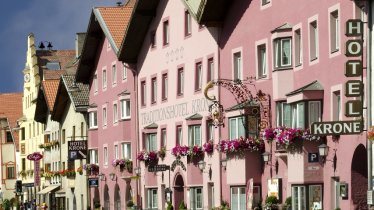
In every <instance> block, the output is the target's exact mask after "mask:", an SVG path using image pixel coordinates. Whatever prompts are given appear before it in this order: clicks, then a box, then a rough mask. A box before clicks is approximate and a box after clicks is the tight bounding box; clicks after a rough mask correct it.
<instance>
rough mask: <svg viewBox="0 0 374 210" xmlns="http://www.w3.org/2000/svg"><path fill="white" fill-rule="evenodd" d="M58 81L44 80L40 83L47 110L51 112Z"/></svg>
mask: <svg viewBox="0 0 374 210" xmlns="http://www.w3.org/2000/svg"><path fill="white" fill-rule="evenodd" d="M59 83H60V80H44V81H43V82H42V87H43V92H44V96H45V98H46V99H47V100H46V101H47V105H48V109H49V110H50V111H52V110H53V106H54V104H55V100H56V94H57V88H58V85H59Z"/></svg>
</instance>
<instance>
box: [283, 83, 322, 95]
mask: <svg viewBox="0 0 374 210" xmlns="http://www.w3.org/2000/svg"><path fill="white" fill-rule="evenodd" d="M315 90H321V91H323V86H322V85H321V83H319V82H318V80H315V81H313V82H312V83H309V84H307V85H305V86H303V87H301V88H299V89H296V90H294V91H292V92H289V93H287V94H286V96H293V95H296V94H298V93H301V92H304V91H315Z"/></svg>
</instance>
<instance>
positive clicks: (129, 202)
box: [126, 200, 134, 207]
mask: <svg viewBox="0 0 374 210" xmlns="http://www.w3.org/2000/svg"><path fill="white" fill-rule="evenodd" d="M126 206H127V207H133V206H134V202H133V201H132V200H129V201H127V203H126Z"/></svg>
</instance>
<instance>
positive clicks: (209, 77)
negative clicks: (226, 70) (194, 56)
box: [207, 58, 214, 82]
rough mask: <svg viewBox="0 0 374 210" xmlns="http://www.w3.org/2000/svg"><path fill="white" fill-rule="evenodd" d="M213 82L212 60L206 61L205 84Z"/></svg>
mask: <svg viewBox="0 0 374 210" xmlns="http://www.w3.org/2000/svg"><path fill="white" fill-rule="evenodd" d="M212 80H214V61H213V58H209V59H208V75H207V82H210V81H212Z"/></svg>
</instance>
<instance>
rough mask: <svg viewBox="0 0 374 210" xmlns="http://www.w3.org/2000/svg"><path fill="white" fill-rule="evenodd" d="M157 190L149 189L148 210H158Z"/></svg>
mask: <svg viewBox="0 0 374 210" xmlns="http://www.w3.org/2000/svg"><path fill="white" fill-rule="evenodd" d="M157 199H158V197H157V188H156V189H148V191H147V206H148V209H157V208H158V205H157Z"/></svg>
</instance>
